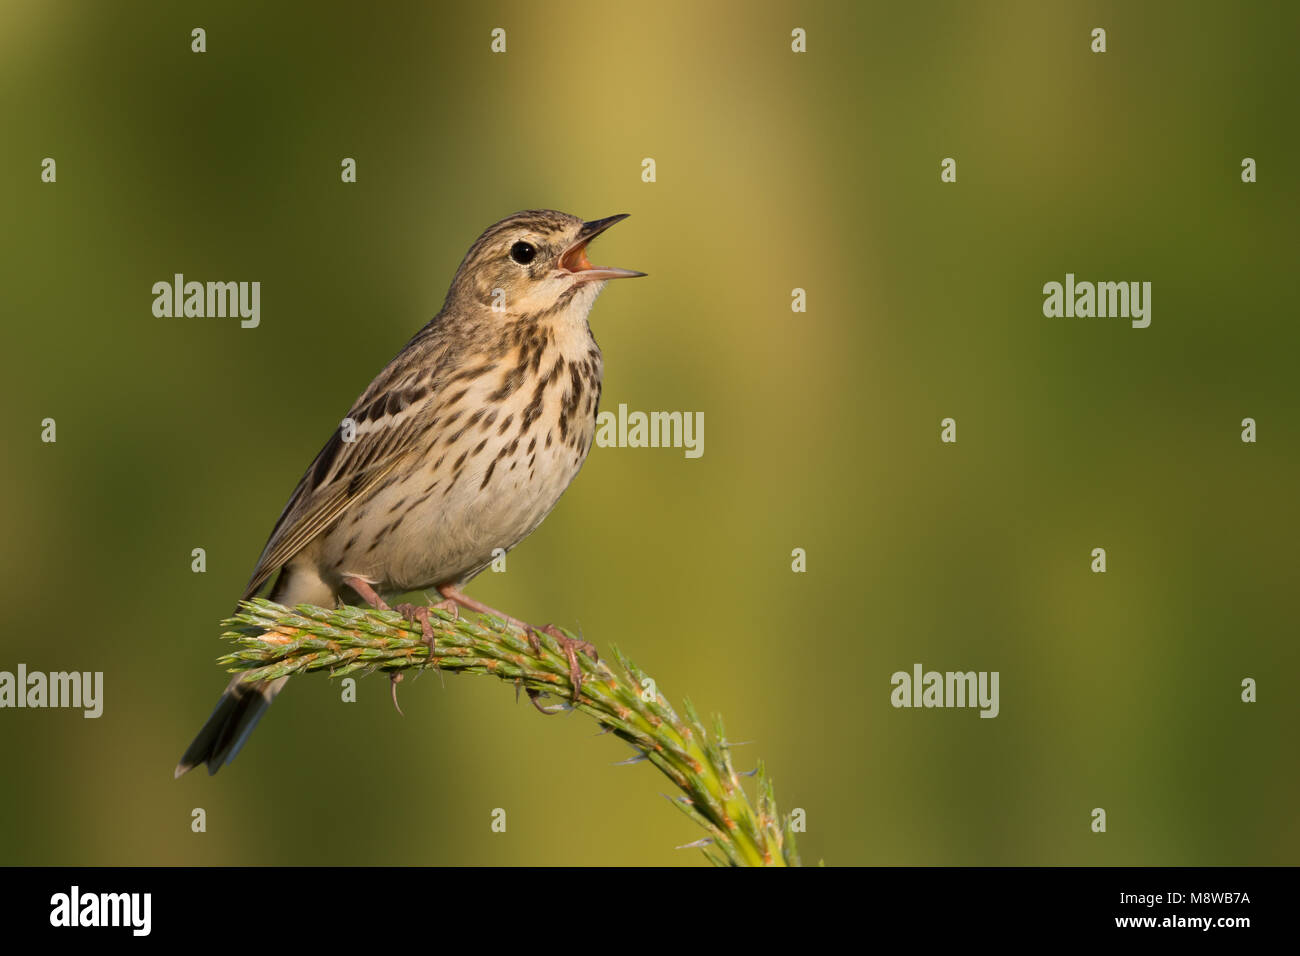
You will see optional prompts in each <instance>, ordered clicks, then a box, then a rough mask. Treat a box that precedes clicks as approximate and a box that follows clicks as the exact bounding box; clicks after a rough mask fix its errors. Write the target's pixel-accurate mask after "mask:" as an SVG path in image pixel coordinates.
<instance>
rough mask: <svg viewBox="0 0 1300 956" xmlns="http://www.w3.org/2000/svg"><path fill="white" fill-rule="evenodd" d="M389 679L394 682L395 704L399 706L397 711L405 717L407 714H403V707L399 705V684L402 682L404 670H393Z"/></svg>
mask: <svg viewBox="0 0 1300 956" xmlns="http://www.w3.org/2000/svg"><path fill="white" fill-rule="evenodd" d="M388 679H389V680H390V681H391V682H392V687H393V706H394V707H396V708H397V713H398V714H400V715H401V716H403V717H405V716H406V714H403V713H402V708H401V706H400V705H398V703H397V685H398V684H400V683H401V682H402V672H401V671H393V673H392V674H391V675H390V676H389V678H388Z"/></svg>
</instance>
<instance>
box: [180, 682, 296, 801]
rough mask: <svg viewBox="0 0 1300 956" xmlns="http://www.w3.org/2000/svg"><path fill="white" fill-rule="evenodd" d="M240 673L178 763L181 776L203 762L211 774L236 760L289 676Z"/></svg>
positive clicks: (227, 688)
mask: <svg viewBox="0 0 1300 956" xmlns="http://www.w3.org/2000/svg"><path fill="white" fill-rule="evenodd" d="M240 676H241V675H239V674H236V675H235V677H234V679H233V680H232V681H231V682H230V684H229V686H227V687H226V692H225V693H224V694H222V695H221V699H220V700H219V701H217V706H216V709H214V710H213V711H212V716H211V717H209V718H208V722H207V723H206V724H204V725H203V729H202V730H200V731H199V735H198V736H197V737H195V738H194V742H193V743H192V744H190V745H189V747H188V748H187V749H186V751H185V755H184V756H183V757H181V762H180V763H178V764H177V765H176V776H177V777H179V776H181V775H182V774H184V773H187V772H189V771H190V770H193V769H194V768H195V767H197V766H198V765H199V764H201V763H206V764H207V765H208V773H209V775H211V774H214V773H216V772H217V771H218V770H220V769H221V768H222V767H224V766H225V765H226V764H228V763H230V761H232V760H234V759H235V755H236V754H238V753H239V750H240V748H241V747H243V746H244V743H245V741H247V740H248V737H249V734H251V733H252V732H253V728H254V727H256V726H257V722H258V721H259V720H261V719H262V715H263V714H264V713H266V709H267V708H268V707H270V706H271V701H272V700H274V699H275V695H276V694H278V693H280V689H281V688H282V687H284V682H285V681H287V680H288V679H289V678H287V677H277V678H276V679H275V680H269V681H254V682H252V683H244V682H242V681H240Z"/></svg>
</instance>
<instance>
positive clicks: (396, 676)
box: [343, 574, 433, 717]
mask: <svg viewBox="0 0 1300 956" xmlns="http://www.w3.org/2000/svg"><path fill="white" fill-rule="evenodd" d="M343 583H344V584H346V585H347V586H348V587H350V588H351V589H352V590H354V591H356V592H357V594H359V595H360V596H361V600H363V601H365V602H366V603H367V604H369V605H370V606H371V607H373V608H377V609H378V610H380V611H391V610H393V609H392V608H391V607H389V606H388V602H387V601H385V600H384V599H383V598H381V597H380V596H379V593H378V592H377V591H376V590H375V589H374V588H372V587H371V586H370V582H369V581H363V580H362V579H361V578H359V577H356V576H355V575H352V574H347V575H344V577H343ZM397 610H398V611H400V612H401V614H402V616H403V617H405V618H406V619H407V620H408V621H411V622H412V623H414V622H415V620H416V618H419V620H420V623H421V625H423V628H422V629H423V631H424V643H426V644H428V645H429V656H430V657H432V656H433V629H432V628H431V627H430V626H429V609H428V608H416V607H413V606H412V605H410V604H403V605H402V606H401V607H399V608H398V609H397ZM408 610H409V611H410V612H413V613H414V616H412V614H411V613H408ZM421 610H423V611H424V614H423V616H421V615H420V613H419V612H420V611H421ZM388 679H389V681H390V683H391V684H392V689H393V706H394V707H395V708H397V712H398V713H399V714H402V708H401V707H400V706H399V705H398V703H397V685H398V684H400V683H401V682H402V672H401V671H393V673H392V674H390V675H389V677H388ZM402 716H403V717H405V716H406V715H405V714H402Z"/></svg>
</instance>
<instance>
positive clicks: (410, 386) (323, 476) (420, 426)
mask: <svg viewBox="0 0 1300 956" xmlns="http://www.w3.org/2000/svg"><path fill="white" fill-rule="evenodd" d="M414 344H415V342H414V341H413V342H412V343H411V345H408V347H407V348H406V349H404V350H403V351H402V353H401V354H399V355H398V357H397V358H395V359H394V360H393V361H392V362H390V363H389V364H388V366H387V367H386V368H385V369H384V370H383V371H382V372H380V373H379V375H378V376H377V377H376V378H375V380H374V381H373V382H371V383H370V387H369V388H367V389H366V391H365V393H364V394H362V396H361V397H360V398H358V399H357V400H356V402H355V403H354V404H353V406H352V409H351V410H350V411H349V412H348V415H347V417H348V418H349V419H351V420H352V422H353V429H354V431H353V440H351V441H344V440H343V434H344V429H343V426H342V425H340V427H339V428H337V429H335V431H334V434H333V435H331V436H330V440H329V441H328V442H326V443H325V447H324V448H322V449H321V450H320V454H318V455H317V456H316V459H315V460H314V461H313V462H312V464H311V467H310V468H308V469H307V473H306V474H305V475H303V476H302V480H301V481H299V482H298V487H297V488H295V489H294V492H293V495H292V496H291V497H290V498H289V503H288V504H286V505H285V507H284V511H283V512H281V514H280V520H279V521H277V522H276V524H275V528H274V529H273V530H272V531H271V537H270V539H269V540H268V541H267V542H266V547H265V548H264V549H263V551H262V556H261V558H259V559H258V562H257V567H256V568H254V569H253V576H252V577H251V578H250V579H249V581H248V587H246V588H245V589H244V596H243V600H245V601H246V600H248V599H249V598H250V597H252V596H253V595H254V594H256V593H257V591H258V590H259V589H260V588H261V587H262V585H263V584H265V583H266V582H267V580H268V579H269V578H270V577H271V575H273V574H274V573H275V572H276V571H277V570H279V569H280V568H281V567H283V566H284V565H285V564H286V563H287V562H288V561H290V560H291V559H292V558H293V556H294V555H295V554H297V553H298V552H299V551H301V550H302V549H303V547H305V546H306V545H307V544H308V542H310V541H311V540H312V539H313V538H315V537H316V536H317V535H319V534H320V533H321V532H322V531H324V530H325V529H326V528H328V527H329V526H330V525H331V524H333V522H334V521H336V520H337V519H338V517H339V516H340V515H341V514H343V513H344V512H345V511H347V510H348V508H350V507H351V506H352V505H354V504H356V502H358V501H360V500H361V499H363V498H364V497H365V496H366V495H367V494H369V492H370V491H371V490H373V489H374V487H375V486H376V485H377V484H379V482H381V481H383V480H384V479H385V478H386V477H387V476H388V475H389V474H390V473H391V472H392V471H393V469H394V468H396V467H397V466H398V464H399V463H400V462H401V461H402V459H403V458H405V457H406V456H407V455H408V454H409V453H410V452H412V451H413V450H415V449H418V448H419V447H420V444H421V435H422V434H423V432H424V429H425V427H426V425H425V421H426V419H427V416H426V414H425V412H426V410H427V409H429V408H431V407H432V405H433V401H434V398H435V395H434V387H433V385H432V382H433V381H434V379H435V372H436V365H437V364H438V363H435V362H433V361H423V360H417V356H416V355H415V354H414V353H413V350H412V348H411V346H412V345H414Z"/></svg>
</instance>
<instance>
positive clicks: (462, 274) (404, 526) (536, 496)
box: [175, 209, 645, 777]
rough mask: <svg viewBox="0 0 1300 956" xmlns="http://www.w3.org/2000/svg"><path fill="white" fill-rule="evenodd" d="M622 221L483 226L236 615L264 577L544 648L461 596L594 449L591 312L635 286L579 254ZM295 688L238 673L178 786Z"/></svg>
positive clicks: (289, 516)
mask: <svg viewBox="0 0 1300 956" xmlns="http://www.w3.org/2000/svg"><path fill="white" fill-rule="evenodd" d="M626 218H627V214H626V213H621V214H619V215H615V216H609V217H607V218H604V219H596V220H590V221H584V220H583V219H581V218H579V217H577V216H572V215H569V214H567V213H563V212H558V211H555V210H550V209H532V210H525V211H523V212H518V213H515V214H514V215H511V216H507V217H506V218H505V219H502V220H501V221H500V222H497V223H496V224H494V225H492V226H489V227H488V228H487V229H486V230H485V231H484V232H483V234H482V235H480V236H479V237H478V239H477V240H475V242H474V244H473V245H472V246H470V249H469V251H468V252H467V253H466V255H465V257H464V259H463V260H462V261H461V263H460V266H459V268H458V269H457V270H456V274H455V277H454V278H453V279H452V282H451V285H450V287H449V288H448V291H447V295H446V299H445V300H444V302H443V305H442V309H441V310H440V311H439V312H438V314H437V315H435V316H434V317H433V319H431V320H430V321H429V323H428V324H427V325H425V326H424V327H423V328H422V329H420V330H419V331H418V332H417V333H416V334H415V335H414V336H413V337H412V338H411V340H410V341H409V342H407V343H406V345H405V346H404V347H403V348H402V349H401V351H399V352H398V353H397V355H396V357H395V358H393V360H392V361H391V362H389V363H388V365H386V366H385V367H384V368H383V370H382V371H380V372H379V374H378V375H376V376H375V378H374V380H373V381H372V382H371V383H370V385H369V386H368V387H367V388H366V389H365V391H364V392H362V393H361V396H360V397H359V398H358V399H357V400H356V401H355V402H354V403H353V404H352V407H351V409H350V410H349V411H348V413H347V415H346V416H345V417H344V418H343V420H342V422H341V424H340V425H339V427H338V428H336V429H335V430H334V432H333V433H332V434H331V435H330V438H329V441H327V442H326V443H325V446H324V447H323V448H322V449H321V451H320V453H319V454H318V455H317V456H316V458H315V460H313V461H312V463H311V465H310V466H309V467H308V468H307V471H306V473H305V474H304V475H303V476H302V479H301V480H300V481H299V482H298V486H297V487H296V488H295V489H294V491H293V494H292V495H291V496H290V497H289V501H288V503H287V504H286V505H285V507H284V510H283V511H282V513H281V514H280V518H279V520H278V521H277V522H276V524H275V526H274V528H273V530H272V531H271V535H270V538H269V539H268V540H267V542H266V546H265V547H264V548H263V550H262V554H261V557H260V558H259V559H258V561H257V565H256V567H255V568H254V569H253V573H252V576H251V577H250V578H249V581H248V586H247V587H246V588H245V589H244V594H243V597H242V600H248V599H249V598H251V597H253V596H254V595H256V594H257V593H258V592H259V591H260V590H262V589H263V588H264V587H265V586H266V585H267V584H268V582H271V580H272V578H274V583H273V585H272V586H271V588H270V592H269V598H270V600H272V601H274V602H276V603H278V604H282V605H286V606H293V605H297V604H314V605H317V606H334V605H338V604H345V603H351V602H349V601H347V600H346V599H347V598H350V597H351V596H352V595H356V596H357V597H359V598H360V599H361V600H363V601H365V602H366V603H368V604H369V605H371V606H372V607H376V608H383V609H388V604H387V603H386V601H385V599H384V595H389V596H392V595H395V594H402V593H405V592H409V591H420V590H429V589H434V590H436V591H437V593H438V594H439V595H440V596H441V597H442V599H443V600H442V601H440V602H438V603H437V604H434V605H432V607H434V608H443V609H445V610H448V611H450V612H451V613H453V614H455V613H458V612H459V609H461V608H464V609H467V610H471V611H475V612H478V613H483V614H492V615H495V616H497V617H500V618H502V619H504V620H506V621H508V622H509V623H511V624H513V625H514V626H516V627H519V628H521V629H522V630H524V631H526V632H527V633H528V635H529V640H530V641H531V642H532V645H533V647H534V648H535V649H538V650H540V644H539V643H538V641H537V637H536V633H535V629H533V628H531V627H530V626H529V625H527V624H525V623H524V622H523V621H520V620H518V619H517V618H513V617H511V616H509V615H506V614H502V613H501V612H499V611H496V610H494V609H493V608H491V607H489V606H487V605H485V604H482V603H480V602H478V601H476V600H474V599H473V598H471V597H469V596H468V595H466V594H464V593H463V592H462V590H461V589H462V588H463V587H464V586H465V585H466V584H467V583H468V582H469V581H470V580H471V579H472V578H474V576H475V575H477V574H478V573H479V572H481V571H482V570H484V568H486V567H487V566H488V565H489V564H490V563H491V562H492V560H493V558H494V556H495V555H497V554H500V553H502V552H503V551H509V550H510V549H511V548H513V547H514V546H515V545H517V544H518V543H519V542H520V541H522V540H523V539H524V538H525V537H527V536H528V535H529V534H531V533H532V531H533V530H534V529H536V528H537V526H538V525H539V524H540V523H541V522H542V520H543V519H544V518H545V517H546V515H547V514H549V513H550V511H551V509H552V508H553V507H554V506H555V504H556V502H557V501H558V500H559V498H560V496H561V495H562V494H563V493H564V491H565V489H566V488H568V486H569V484H570V482H572V481H573V479H574V478H575V477H576V476H577V474H578V471H579V469H580V468H581V467H582V464H583V462H584V461H585V460H586V457H587V453H588V452H589V451H590V450H591V445H592V439H593V436H594V434H595V428H596V415H597V412H598V408H599V403H600V392H601V381H602V375H603V370H604V366H603V361H602V356H601V351H600V348H599V346H597V344H596V340H595V337H594V336H593V335H592V332H591V327H590V325H589V324H588V314H589V313H590V312H591V308H592V305H593V304H594V303H595V301H596V297H597V296H598V295H600V293H601V291H602V290H603V289H604V287H605V285H606V283H607V282H609V281H610V280H613V279H624V278H634V277H638V276H644V275H645V273H643V272H637V271H635V270H631V269H616V268H610V267H605V266H596V265H592V263H591V261H590V260H589V259H588V258H587V247H588V245H589V244H590V243H591V242H592V240H594V239H595V238H596V237H597V236H599V235H601V234H602V233H603V232H605V231H606V230H607V229H609V227H610V226H613V225H614V224H615V223H617V222H620V221H622V220H623V219H626ZM498 549H501V550H498ZM397 610H399V611H401V612H402V613H403V614H405V615H406V616H407V617H408V618H410V619H412V620H419V621H420V622H421V625H422V628H423V634H424V638H425V641H426V642H428V643H430V646H432V638H431V630H430V625H429V618H428V615H429V611H430V606H428V605H425V606H422V607H413V606H411V605H409V604H408V605H399V606H398V608H397ZM544 630H546V631H547V632H548V633H551V634H552V635H553V636H555V637H556V639H557V640H558V641H559V642H560V645H561V647H562V649H563V650H564V652H565V654H566V656H567V659H568V662H569V665H570V678H571V681H572V683H573V686H574V697H575V699H577V696H578V694H579V693H580V689H581V685H580V681H581V678H580V673H579V669H578V666H577V658H576V652H577V651H582V652H584V653H587V654H589V655H591V656H594V654H595V649H594V648H592V647H591V645H589V644H587V643H586V642H584V641H579V640H576V639H571V638H566V637H565V636H564V635H563V634H561V633H560V632H559V631H558V630H555V629H553V628H551V627H550V626H549V625H548V627H547V628H545V629H544ZM287 680H288V678H287V677H281V678H278V679H275V680H269V681H257V682H243V681H241V680H240V676H239V675H236V676H235V678H234V679H233V680H232V681H231V682H230V684H229V685H228V686H227V687H226V690H225V692H224V693H223V694H222V696H221V698H220V699H219V700H218V702H217V705H216V707H215V709H214V710H213V711H212V714H211V716H210V717H209V718H208V720H207V722H206V723H205V724H204V725H203V728H202V729H201V730H200V731H199V733H198V735H197V736H196V737H195V738H194V741H193V743H191V744H190V746H189V747H188V748H187V749H186V751H185V753H184V755H183V756H182V757H181V759H180V762H179V763H178V764H177V766H176V771H175V776H176V777H180V776H181V775H183V774H185V773H186V772H188V771H189V770H191V769H193V768H194V767H196V766H198V765H199V764H203V763H206V764H207V767H208V773H209V774H214V773H216V772H217V770H219V769H220V768H221V767H223V766H225V765H226V764H228V763H229V762H230V761H231V760H233V759H234V758H235V756H236V755H237V754H238V753H239V751H240V750H241V749H242V747H243V746H244V744H245V742H246V741H247V740H248V737H249V735H250V734H251V733H252V731H253V729H254V728H255V727H256V725H257V723H258V721H259V720H260V719H261V717H262V715H263V714H264V713H265V712H266V710H267V708H268V707H269V706H270V704H271V702H272V700H274V698H275V696H276V695H277V694H278V693H279V692H280V691H281V689H282V688H283V687H284V684H285V681H287ZM534 702H535V701H534Z"/></svg>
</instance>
